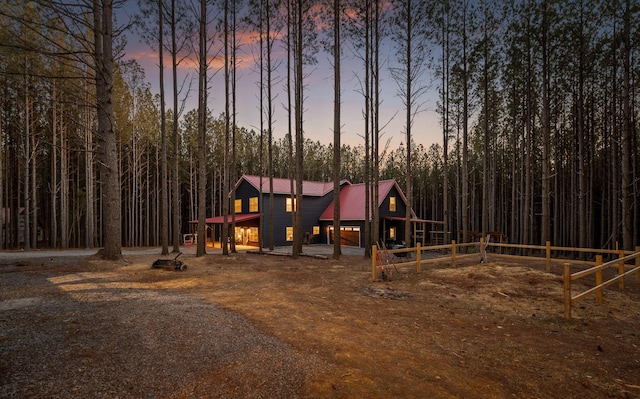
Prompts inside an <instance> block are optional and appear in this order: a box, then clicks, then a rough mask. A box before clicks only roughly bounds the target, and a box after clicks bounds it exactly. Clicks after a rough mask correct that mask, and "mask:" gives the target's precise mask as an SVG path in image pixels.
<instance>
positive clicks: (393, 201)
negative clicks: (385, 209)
mask: <svg viewBox="0 0 640 399" xmlns="http://www.w3.org/2000/svg"><path fill="white" fill-rule="evenodd" d="M389 211H391V212H395V211H396V197H389Z"/></svg>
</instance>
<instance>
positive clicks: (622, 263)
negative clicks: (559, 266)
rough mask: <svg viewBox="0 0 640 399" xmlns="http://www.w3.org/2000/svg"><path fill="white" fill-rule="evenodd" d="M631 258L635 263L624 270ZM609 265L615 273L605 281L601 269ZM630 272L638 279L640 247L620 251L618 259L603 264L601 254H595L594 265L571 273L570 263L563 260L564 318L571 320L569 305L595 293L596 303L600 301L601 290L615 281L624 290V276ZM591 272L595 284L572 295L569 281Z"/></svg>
mask: <svg viewBox="0 0 640 399" xmlns="http://www.w3.org/2000/svg"><path fill="white" fill-rule="evenodd" d="M632 260H635V265H634V266H633V267H632V268H631V269H630V270H626V264H627V262H629V261H632ZM610 267H615V268H617V269H618V273H617V275H616V276H615V277H612V278H610V279H608V280H607V281H602V271H603V270H605V269H608V268H610ZM631 273H635V274H636V280H639V281H640V247H636V252H635V253H632V254H630V255H627V256H623V255H622V253H621V257H620V258H619V259H614V260H612V261H609V262H607V263H604V264H603V263H602V255H597V256H596V265H595V266H594V267H591V268H589V269H586V270H581V271H579V272H576V273H573V274H572V273H571V264H570V263H568V262H565V263H564V270H563V281H564V318H565V320H571V305H573V304H574V303H576V302H578V301H579V300H581V299H583V298H585V297H587V296H589V295H591V294H595V296H596V302H597V303H602V290H603V289H604V288H606V287H608V286H610V285H611V284H613V283H615V282H616V281H617V282H618V288H619V289H620V290H624V277H625V276H627V275H629V274H631ZM592 274H595V278H596V285H595V286H594V287H592V288H590V289H588V290H586V291H583V292H581V293H579V294H576V295H575V296H574V295H573V294H572V291H571V282H572V281H575V280H577V279H579V278H582V277H586V276H589V275H592Z"/></svg>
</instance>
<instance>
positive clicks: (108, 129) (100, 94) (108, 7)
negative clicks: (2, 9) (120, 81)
mask: <svg viewBox="0 0 640 399" xmlns="http://www.w3.org/2000/svg"><path fill="white" fill-rule="evenodd" d="M112 7H113V5H112V0H102V3H101V4H100V0H94V35H95V59H96V67H97V73H96V95H97V105H98V152H99V154H100V157H101V169H102V172H101V174H100V175H101V179H102V181H103V189H102V196H103V199H102V203H103V209H104V214H103V216H104V217H103V228H104V235H103V238H104V239H103V245H104V249H103V253H102V256H103V258H105V259H119V258H120V257H121V256H122V244H121V239H122V230H121V225H120V222H121V202H120V193H121V190H120V172H119V170H118V159H119V157H118V148H117V135H116V131H115V129H114V126H113V121H114V120H115V118H114V111H113V61H114V58H113V19H112V11H113V9H112Z"/></svg>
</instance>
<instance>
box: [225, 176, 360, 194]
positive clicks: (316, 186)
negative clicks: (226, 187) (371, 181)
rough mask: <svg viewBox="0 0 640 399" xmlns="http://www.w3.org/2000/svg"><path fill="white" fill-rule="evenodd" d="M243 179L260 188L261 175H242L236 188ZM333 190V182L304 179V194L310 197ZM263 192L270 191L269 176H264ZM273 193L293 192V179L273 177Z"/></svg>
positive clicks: (342, 182) (344, 182)
mask: <svg viewBox="0 0 640 399" xmlns="http://www.w3.org/2000/svg"><path fill="white" fill-rule="evenodd" d="M242 180H246V181H247V182H248V183H249V184H251V185H252V186H253V187H255V188H256V190H260V176H252V175H242V177H240V179H239V180H238V182H237V183H236V188H238V186H239V185H240V183H242ZM342 184H350V183H349V182H348V181H347V180H342V181H341V182H340V185H342ZM295 190H296V185H295V180H294V182H293V192H294V194H295ZM332 191H333V182H317V181H308V180H304V181H302V195H305V196H310V197H323V196H325V195H327V194H329V193H330V192H332ZM262 192H263V193H265V194H266V193H270V192H271V187H270V186H269V178H268V177H265V176H263V177H262ZM273 193H274V194H291V180H289V179H283V178H276V177H274V178H273Z"/></svg>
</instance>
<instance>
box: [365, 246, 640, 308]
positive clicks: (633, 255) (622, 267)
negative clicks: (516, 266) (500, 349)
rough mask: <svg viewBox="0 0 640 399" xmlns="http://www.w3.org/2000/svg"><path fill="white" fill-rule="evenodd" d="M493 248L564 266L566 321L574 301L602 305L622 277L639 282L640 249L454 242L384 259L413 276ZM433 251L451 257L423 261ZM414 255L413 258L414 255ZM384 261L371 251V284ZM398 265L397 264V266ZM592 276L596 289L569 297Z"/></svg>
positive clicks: (483, 254)
mask: <svg viewBox="0 0 640 399" xmlns="http://www.w3.org/2000/svg"><path fill="white" fill-rule="evenodd" d="M473 247H478V249H479V251H478V252H475V253H469V254H462V255H461V254H459V249H460V248H473ZM489 247H493V248H498V249H499V250H500V253H492V254H491V255H492V256H496V257H502V258H514V259H527V260H531V258H534V259H539V260H540V261H544V262H545V265H546V267H545V268H546V270H547V271H550V270H551V263H552V262H554V261H556V262H558V263H562V264H563V280H564V316H565V319H567V320H569V319H571V305H572V304H574V303H576V302H577V301H579V300H581V299H583V298H584V297H586V296H588V295H591V294H595V295H596V301H597V302H598V303H602V290H603V289H604V288H606V287H608V286H609V285H611V284H613V283H615V282H618V285H619V288H620V289H621V290H622V289H624V277H625V276H627V275H629V274H631V273H636V280H639V281H640V246H638V247H636V249H635V251H623V250H609V249H593V248H573V247H558V246H552V245H551V244H550V243H549V242H547V243H546V245H522V244H504V243H492V242H485V241H484V240H482V239H481V240H480V242H479V243H478V242H475V243H468V244H456V242H455V240H454V241H451V244H445V245H433V246H427V247H421V246H420V244H418V245H417V246H416V247H415V248H403V249H385V250H384V251H385V255H387V256H388V255H396V257H395V258H394V262H393V267H407V266H410V267H415V268H416V272H420V271H421V267H422V265H423V264H429V263H436V262H442V261H446V260H449V261H450V262H451V266H452V267H455V266H456V261H458V260H460V259H465V258H469V257H474V256H479V258H478V261H480V260H485V261H486V260H487V256H488V254H487V252H486V250H487V248H489ZM505 249H519V250H523V249H524V250H534V251H540V252H541V253H544V256H532V255H527V256H523V255H511V254H504V253H502V252H503V250H505ZM435 250H445V251H449V252H450V255H447V256H441V257H438V258H432V259H422V253H423V252H425V251H435ZM554 251H555V252H559V253H564V254H566V253H590V254H597V255H596V256H595V262H589V261H585V260H571V259H563V258H552V257H551V255H552V253H553V252H554ZM414 254H415V255H414ZM603 255H617V256H618V258H617V259H613V260H611V261H609V262H607V263H602V261H603ZM404 258H409V259H411V258H413V259H412V260H409V261H401V260H403V259H404ZM382 259H383V257H381V256H379V254H378V248H377V246H375V245H374V246H373V249H372V257H371V278H372V280H373V281H376V280H377V279H378V272H379V271H380V270H383V268H384V267H387V265H384V264H382V263H383V262H382V261H381V260H382ZM632 260H635V264H634V266H633V267H632V268H631V269H630V270H626V268H627V266H628V265H627V263H628V262H630V261H632ZM396 262H397V263H396ZM572 263H573V264H582V265H584V264H587V265H591V264H594V263H595V266H593V267H590V268H589V269H586V270H582V271H578V272H576V273H573V274H571V264H572ZM612 267H616V268H617V270H618V271H617V275H616V276H615V277H613V278H611V279H609V280H607V281H603V280H602V278H603V276H602V271H603V270H605V269H608V268H612ZM592 274H595V279H596V283H595V284H596V285H595V286H594V287H593V288H590V289H588V290H586V291H584V292H582V293H579V294H576V295H575V296H572V288H571V282H572V281H575V280H577V279H579V278H582V277H585V276H589V275H592Z"/></svg>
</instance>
